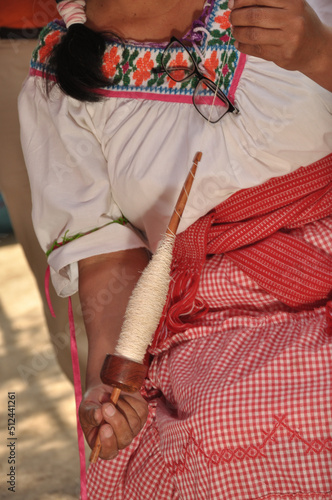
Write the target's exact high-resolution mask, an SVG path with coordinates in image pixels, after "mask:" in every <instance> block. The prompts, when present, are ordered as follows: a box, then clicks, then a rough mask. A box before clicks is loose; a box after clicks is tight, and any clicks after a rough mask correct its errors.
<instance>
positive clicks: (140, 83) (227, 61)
mask: <svg viewBox="0 0 332 500" xmlns="http://www.w3.org/2000/svg"><path fill="white" fill-rule="evenodd" d="M204 11H205V16H204V22H203V24H204V26H205V27H206V30H207V31H208V32H209V36H207V34H206V33H205V32H203V34H202V33H201V39H200V40H199V41H197V40H196V38H195V40H196V42H197V43H198V44H201V50H202V52H203V53H204V56H205V60H204V61H203V65H204V67H205V68H206V71H207V75H206V76H208V77H209V78H211V79H213V80H214V81H216V82H219V81H220V86H221V87H222V90H223V91H224V92H225V93H226V95H227V94H228V93H229V91H230V88H231V85H232V82H233V80H234V74H235V71H236V69H237V67H238V63H239V58H240V54H239V52H238V51H237V50H236V49H235V48H234V46H233V42H234V39H233V38H232V35H231V33H230V30H229V26H230V23H229V9H228V1H227V0H210V1H209V2H206V4H205V7H204ZM197 23H198V21H197ZM197 23H196V24H197ZM194 24H195V23H194ZM64 33H66V28H65V27H64V26H63V24H61V23H59V22H57V21H54V22H52V23H50V24H49V25H48V26H47V27H46V28H45V29H44V30H43V31H42V33H41V35H40V41H39V46H38V47H37V49H36V50H35V52H34V54H33V57H32V62H31V70H30V71H31V74H37V75H38V76H42V77H44V78H51V79H54V74H53V73H52V71H51V70H50V68H49V67H48V65H47V57H48V55H49V54H50V52H51V50H52V49H53V47H54V45H55V44H56V43H58V41H59V39H60V37H61V36H62V34H64ZM190 33H191V32H190ZM190 33H189V34H190ZM189 34H187V35H186V37H185V38H186V39H188V36H189ZM196 35H197V34H196ZM191 36H192V37H193V39H194V35H193V33H192V34H191ZM106 43H107V48H106V51H105V54H104V57H103V66H102V70H103V73H104V75H105V76H106V77H107V78H109V79H110V85H109V86H108V87H106V88H105V89H102V90H101V93H102V94H104V95H105V96H117V95H119V96H120V97H126V95H127V96H128V98H130V97H131V96H130V93H135V98H138V96H139V93H142V98H144V99H149V94H151V98H153V99H159V100H173V99H175V100H176V101H177V102H188V103H191V102H192V100H191V98H192V95H193V92H194V89H195V87H196V85H197V78H196V77H195V76H194V77H192V78H190V79H188V80H186V81H184V82H174V81H173V80H171V79H170V78H169V77H168V76H167V74H166V73H165V72H163V71H162V70H161V68H162V64H161V58H162V54H163V51H164V48H165V46H166V44H159V45H158V44H138V43H134V42H128V43H126V44H123V43H119V42H118V41H107V42H106ZM189 50H190V51H191V53H192V55H193V57H194V58H195V59H196V61H197V62H198V63H199V62H200V61H199V60H198V59H199V58H198V55H197V54H196V53H195V50H194V48H193V47H192V48H189ZM241 57H242V56H241ZM174 59H175V60H176V61H177V62H178V61H179V62H181V60H182V53H181V49H175V50H174ZM181 64H182V65H183V64H184V63H183V62H182V63H181ZM231 93H232V95H234V89H233V88H232V92H231Z"/></svg>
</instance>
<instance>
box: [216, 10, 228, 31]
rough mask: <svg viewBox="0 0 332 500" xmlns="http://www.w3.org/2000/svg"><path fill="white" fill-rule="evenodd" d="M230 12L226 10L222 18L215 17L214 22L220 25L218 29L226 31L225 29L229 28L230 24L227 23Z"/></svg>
mask: <svg viewBox="0 0 332 500" xmlns="http://www.w3.org/2000/svg"><path fill="white" fill-rule="evenodd" d="M230 13H231V11H230V10H227V11H226V12H224V14H223V15H222V16H217V17H216V22H217V23H219V24H220V28H221V29H224V30H227V28H229V27H230V25H231V23H230V22H229V16H230Z"/></svg>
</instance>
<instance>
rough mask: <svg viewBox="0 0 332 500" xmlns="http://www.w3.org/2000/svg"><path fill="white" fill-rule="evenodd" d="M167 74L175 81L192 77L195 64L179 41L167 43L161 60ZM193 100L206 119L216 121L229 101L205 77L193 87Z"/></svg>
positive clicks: (227, 108) (224, 112)
mask: <svg viewBox="0 0 332 500" xmlns="http://www.w3.org/2000/svg"><path fill="white" fill-rule="evenodd" d="M162 63H163V66H164V69H165V70H166V72H167V74H168V76H170V77H171V78H172V80H175V81H176V82H182V81H184V80H187V79H188V78H190V77H192V76H193V75H194V74H195V72H196V69H195V65H194V62H193V59H192V57H191V55H190V53H189V52H188V51H187V50H186V48H185V47H184V46H183V45H182V44H181V43H179V42H177V41H174V42H172V43H170V44H169V46H168V47H167V49H166V50H165V52H164V55H163V60H162ZM193 102H194V105H195V107H196V109H197V111H198V112H199V113H200V114H201V115H202V116H203V117H204V118H205V119H206V120H208V121H210V122H212V123H216V122H217V121H219V120H220V119H221V118H222V117H223V116H224V115H225V114H226V113H227V111H228V110H229V103H228V102H227V99H226V98H224V97H223V95H222V93H221V92H218V93H217V87H216V85H215V84H214V83H213V82H212V81H211V80H208V79H206V78H201V79H200V80H199V82H198V84H197V86H196V88H195V91H194V95H193Z"/></svg>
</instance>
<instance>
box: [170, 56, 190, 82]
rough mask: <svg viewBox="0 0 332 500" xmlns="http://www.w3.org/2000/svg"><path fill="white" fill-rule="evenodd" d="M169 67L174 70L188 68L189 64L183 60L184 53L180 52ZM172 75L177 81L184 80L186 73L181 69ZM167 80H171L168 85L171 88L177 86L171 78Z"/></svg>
mask: <svg viewBox="0 0 332 500" xmlns="http://www.w3.org/2000/svg"><path fill="white" fill-rule="evenodd" d="M169 66H170V67H174V68H187V67H188V62H187V61H186V60H185V59H184V58H183V54H182V52H178V54H176V57H175V59H174V61H172V62H171V63H170V64H169ZM172 75H173V76H174V78H175V80H183V78H185V72H184V71H183V70H181V69H179V70H178V71H173V72H172ZM167 79H168V80H169V83H168V86H169V88H172V87H174V86H175V85H176V82H175V81H174V80H172V79H171V78H170V77H169V76H168V77H167Z"/></svg>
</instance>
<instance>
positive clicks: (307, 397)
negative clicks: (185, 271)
mask: <svg viewBox="0 0 332 500" xmlns="http://www.w3.org/2000/svg"><path fill="white" fill-rule="evenodd" d="M289 234H290V235H291V236H292V237H294V238H296V239H297V240H298V241H302V242H305V243H307V244H308V245H311V246H312V247H313V248H318V249H319V250H320V252H321V253H322V254H325V255H326V256H332V237H331V235H332V218H331V217H325V218H322V219H321V220H319V221H315V222H310V223H308V224H306V225H305V226H303V227H300V228H296V229H292V230H290V231H289ZM331 272H332V269H331ZM197 297H198V300H201V301H202V302H204V303H206V304H207V305H208V307H209V310H208V312H207V313H206V314H205V315H204V316H203V317H199V316H197V317H196V318H195V319H194V320H193V321H192V323H191V324H190V325H189V327H188V328H187V329H186V330H185V331H181V332H179V333H176V334H175V335H173V336H171V337H168V338H166V339H165V341H164V342H163V343H162V344H161V345H159V346H158V347H156V348H155V349H154V359H153V361H152V364H151V367H150V370H149V379H148V380H147V382H146V387H145V391H146V394H147V397H148V398H149V401H150V414H149V418H148V421H147V423H146V425H145V427H144V429H143V430H142V432H141V433H140V434H139V436H137V437H136V438H135V440H134V441H133V442H132V444H131V445H130V446H129V447H128V448H127V449H125V450H122V451H120V453H119V455H118V457H117V458H116V459H115V460H113V461H103V460H100V459H99V460H98V462H97V463H96V464H93V465H90V468H89V471H88V498H89V500H106V499H107V500H110V499H112V500H219V499H220V500H254V499H264V500H265V499H269V500H277V499H278V500H300V499H301V500H304V499H306V500H323V499H324V500H326V499H332V412H331V408H332V405H331V396H332V381H331V372H332V333H331V329H329V328H328V323H329V322H330V323H331V317H332V304H331V302H328V303H327V305H325V306H319V307H312V308H311V309H310V308H309V309H308V308H307V309H306V310H299V309H298V308H292V307H291V306H289V305H286V304H284V303H283V302H281V301H279V299H278V298H277V297H275V296H274V295H272V294H269V293H268V292H267V291H265V290H263V289H262V288H261V287H260V286H259V285H258V284H257V283H256V282H255V281H254V280H253V279H252V278H251V277H249V276H248V275H247V274H245V273H244V272H243V271H242V270H241V269H240V268H239V267H238V266H237V265H236V264H235V263H234V262H233V261H232V260H231V259H230V258H229V257H227V255H214V256H213V257H210V258H208V259H207V260H206V262H205V264H204V267H203V269H202V273H201V277H200V281H199V287H198V291H197Z"/></svg>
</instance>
